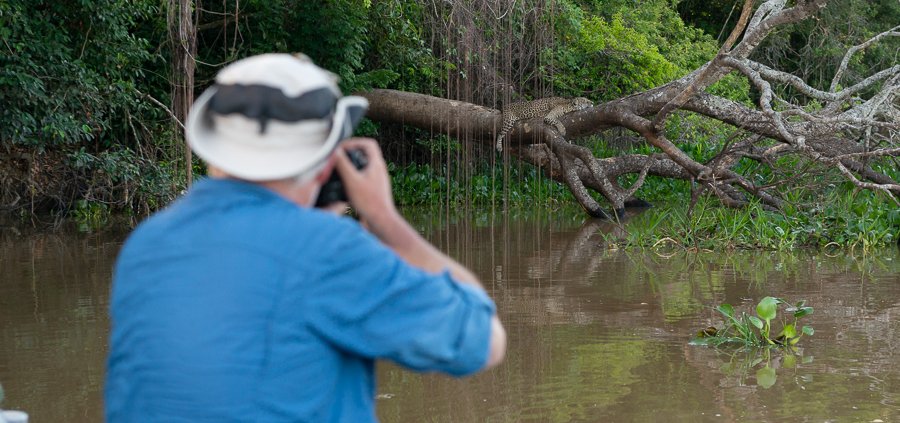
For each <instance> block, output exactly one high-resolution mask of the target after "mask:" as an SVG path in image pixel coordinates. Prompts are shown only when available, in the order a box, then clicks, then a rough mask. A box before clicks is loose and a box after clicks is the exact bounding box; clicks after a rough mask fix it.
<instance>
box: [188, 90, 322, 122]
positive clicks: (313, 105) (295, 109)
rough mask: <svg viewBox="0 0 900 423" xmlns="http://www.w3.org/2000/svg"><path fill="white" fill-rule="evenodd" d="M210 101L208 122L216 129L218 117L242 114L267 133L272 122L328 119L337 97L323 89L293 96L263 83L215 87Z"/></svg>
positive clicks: (207, 113) (206, 113) (206, 116)
mask: <svg viewBox="0 0 900 423" xmlns="http://www.w3.org/2000/svg"><path fill="white" fill-rule="evenodd" d="M215 88H216V90H215V94H214V95H213V96H212V97H211V98H210V99H209V104H208V105H207V108H206V111H205V113H204V114H205V116H204V118H205V120H206V123H207V124H208V125H209V126H210V127H214V126H215V123H216V120H217V119H214V116H215V115H220V116H228V115H232V114H238V115H241V117H246V118H249V119H252V120H257V121H259V133H260V134H265V133H266V128H267V124H268V122H269V121H270V120H274V121H281V122H298V121H303V120H307V119H326V118H328V117H330V116H331V115H332V113H333V112H334V109H335V105H336V103H337V100H338V99H337V96H336V95H335V93H334V91H332V90H331V89H330V88H327V87H323V88H318V89H315V90H312V91H308V92H305V93H303V94H301V95H299V96H296V97H290V96H287V95H285V94H284V92H283V91H282V90H280V89H278V88H275V87H271V86H268V85H261V84H250V85H244V84H216V85H215Z"/></svg>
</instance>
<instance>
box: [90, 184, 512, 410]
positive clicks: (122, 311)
mask: <svg viewBox="0 0 900 423" xmlns="http://www.w3.org/2000/svg"><path fill="white" fill-rule="evenodd" d="M493 313H494V304H493V303H492V302H491V300H490V299H489V298H488V297H487V295H486V294H485V293H484V292H483V291H481V290H480V289H477V288H473V287H471V286H467V285H461V284H459V283H456V282H454V281H453V280H452V279H451V277H450V276H449V274H447V273H443V274H431V273H427V272H423V271H421V270H418V269H416V268H413V267H411V266H409V265H408V264H406V263H405V262H404V261H402V260H401V259H400V258H398V257H397V256H396V255H395V254H394V253H393V252H392V251H391V250H389V249H388V248H386V247H385V246H384V245H383V244H381V243H380V242H379V241H378V240H377V239H375V238H374V237H373V236H371V235H370V234H369V233H368V232H366V231H365V230H364V229H362V228H361V227H360V226H359V225H358V224H357V223H356V222H354V221H353V220H352V219H349V218H342V217H338V216H334V215H332V214H329V213H324V212H321V211H318V210H315V209H305V208H302V207H298V206H296V205H294V204H292V203H290V202H288V201H287V200H285V199H283V198H281V197H280V196H278V195H277V194H275V193H274V192H272V191H269V190H267V189H265V188H263V187H260V186H257V185H253V184H248V183H243V182H239V181H231V180H222V179H207V180H203V181H200V182H198V183H197V184H195V185H194V187H193V188H192V189H191V190H190V192H189V193H188V194H187V195H186V196H185V197H184V198H182V199H180V200H179V201H177V202H176V203H174V204H173V205H172V206H171V207H169V208H168V209H166V210H165V211H163V212H160V213H158V214H156V215H154V216H153V217H151V218H150V219H148V220H147V221H146V222H144V223H143V224H141V225H140V227H138V228H137V229H136V230H135V231H134V233H133V234H132V235H131V236H130V237H129V239H128V240H127V242H126V243H125V245H124V247H123V248H122V251H121V253H120V256H119V259H118V262H117V264H116V268H115V273H114V280H113V288H112V299H111V304H110V314H111V320H112V334H111V336H110V353H109V362H108V371H107V380H106V393H105V401H106V418H107V421H109V422H117V423H118V422H217V423H220V422H232V421H234V422H238V421H240V422H251V421H252V422H297V421H310V422H328V421H347V422H367V421H375V420H376V417H375V411H374V397H375V378H374V373H373V367H374V360H375V359H376V358H384V359H388V360H392V361H394V362H396V363H398V364H400V365H403V366H406V367H408V368H411V369H414V370H419V371H441V372H445V373H448V374H451V375H465V374H469V373H473V372H475V371H477V370H479V369H481V368H482V367H483V366H484V364H485V362H486V360H487V355H488V349H489V344H490V341H489V340H490V319H491V316H492V315H493Z"/></svg>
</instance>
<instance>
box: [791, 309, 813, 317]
mask: <svg viewBox="0 0 900 423" xmlns="http://www.w3.org/2000/svg"><path fill="white" fill-rule="evenodd" d="M812 312H813V308H812V307H801V308H799V309H797V311H795V312H794V317H796V318H798V319H799V318H801V317H803V316H808V315H810V314H812Z"/></svg>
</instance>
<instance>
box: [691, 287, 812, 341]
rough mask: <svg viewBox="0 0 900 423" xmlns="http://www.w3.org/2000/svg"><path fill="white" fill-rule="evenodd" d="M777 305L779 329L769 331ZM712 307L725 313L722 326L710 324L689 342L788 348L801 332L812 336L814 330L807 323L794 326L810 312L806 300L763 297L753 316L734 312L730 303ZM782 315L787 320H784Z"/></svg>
mask: <svg viewBox="0 0 900 423" xmlns="http://www.w3.org/2000/svg"><path fill="white" fill-rule="evenodd" d="M779 306H784V314H782V318H781V319H780V320H781V330H780V331H778V332H777V334H776V332H775V331H774V330H773V327H772V321H773V320H775V319H776V318H777V317H778V308H779ZM716 310H717V311H718V312H719V313H721V314H722V315H723V316H725V326H724V327H723V328H722V329H719V328H716V327H714V326H710V327H708V328H706V329H703V330H701V331H699V332H698V333H697V337H696V338H695V339H694V340H693V341H691V343H692V344H694V345H712V346H719V345H723V344H740V345H743V346H745V347H792V346H794V345H796V344H797V342H799V341H800V338H801V337H803V335H809V336H812V334H813V333H814V332H815V330H814V329H813V328H812V327H811V326H802V327H799V326H798V322H799V320H800V319H802V318H803V317H805V316H808V315H810V314H812V312H813V308H812V307H809V306H807V305H806V301H799V302H797V303H795V304H791V303H789V302H787V301H785V300H783V299H781V298H775V297H765V298H763V299H762V300H760V301H759V304H757V305H756V316H753V315H750V314H747V313H746V312H741V314H740V316H738V315H737V314H736V313H735V310H734V307H732V306H731V304H722V305H720V306H718V307H716ZM785 317H787V319H788V320H789V321H788V320H785Z"/></svg>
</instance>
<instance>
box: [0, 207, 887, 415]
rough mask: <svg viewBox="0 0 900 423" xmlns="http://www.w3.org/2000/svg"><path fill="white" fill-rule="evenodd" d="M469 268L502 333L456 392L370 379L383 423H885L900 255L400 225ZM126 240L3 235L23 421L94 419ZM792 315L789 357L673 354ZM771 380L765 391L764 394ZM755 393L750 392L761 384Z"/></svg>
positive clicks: (504, 219)
mask: <svg viewBox="0 0 900 423" xmlns="http://www.w3.org/2000/svg"><path fill="white" fill-rule="evenodd" d="M409 215H410V216H412V218H413V219H414V224H415V226H416V227H417V229H419V230H420V231H421V232H422V233H424V234H425V236H426V237H427V238H428V239H430V240H432V241H433V242H434V243H436V244H437V245H438V246H440V247H441V248H442V249H444V250H445V251H448V252H449V253H450V254H451V255H453V256H454V257H456V258H458V259H459V260H460V261H462V262H464V263H465V264H466V265H468V266H470V267H471V268H473V269H474V270H475V271H476V273H477V274H478V275H479V276H480V277H481V278H482V280H483V281H484V283H485V285H486V286H487V288H488V289H489V290H490V291H491V293H492V295H493V296H494V298H495V299H496V300H497V304H498V309H499V311H500V313H501V315H502V318H503V319H504V321H505V322H506V326H507V329H508V332H509V342H510V346H509V354H508V357H507V361H506V362H505V363H504V364H503V365H501V366H500V367H499V368H497V369H495V370H493V371H490V372H487V373H485V374H481V375H478V376H476V377H473V378H467V379H451V378H447V377H443V376H436V375H418V374H413V373H410V372H407V371H404V370H402V369H399V368H397V367H395V366H392V365H390V364H386V363H384V364H380V365H379V389H378V390H379V392H378V393H379V397H378V401H377V403H378V407H379V408H378V415H379V417H380V418H381V419H382V421H384V422H388V423H390V422H418V421H429V422H482V421H487V422H569V421H583V422H595V421H667V422H679V421H684V422H697V421H715V422H722V421H862V422H871V421H874V420H876V419H881V420H883V421H898V420H900V359H898V357H897V353H895V351H898V348H900V345H898V343H900V340H898V339H900V338H898V336H900V333H898V331H900V323H898V322H900V321H898V317H900V316H898V313H900V254H898V252H897V251H896V250H891V251H884V252H880V253H879V254H878V255H874V256H867V257H862V258H860V257H851V256H849V255H844V254H842V255H840V256H837V257H829V256H827V255H825V254H810V253H805V252H796V253H794V254H782V253H769V252H764V253H759V252H754V253H748V252H728V251H718V252H705V253H704V252H701V253H699V254H694V253H687V252H682V251H675V250H671V251H659V252H654V251H644V252H639V251H638V252H634V251H628V252H626V251H621V250H613V249H610V248H608V247H607V246H606V245H605V244H604V242H603V240H604V236H603V234H607V233H614V234H615V233H616V231H621V227H619V226H618V225H615V224H613V223H609V222H596V221H588V222H583V219H582V217H581V215H579V214H559V215H554V214H535V213H531V214H523V215H513V214H489V213H482V214H468V215H466V214H463V215H453V216H448V215H446V214H442V213H441V212H419V211H416V212H415V213H412V212H411V213H409ZM124 236H125V232H123V231H118V232H108V233H103V234H92V235H84V234H78V233H77V232H74V231H57V232H39V231H38V232H27V231H24V230H21V229H19V230H13V229H11V228H8V227H7V228H0V383H3V385H4V388H5V390H6V395H7V399H6V401H5V403H4V405H6V406H8V407H10V408H16V409H23V410H27V411H29V413H30V414H31V416H32V421H33V422H37V423H41V422H61V421H72V422H81V421H84V422H94V421H100V420H101V416H102V394H101V392H102V380H103V366H104V360H105V354H106V348H107V347H106V334H107V331H108V322H107V320H106V307H107V296H108V287H109V278H110V269H111V267H112V263H113V260H114V257H115V254H116V253H117V252H118V248H119V246H120V243H121V240H122V239H124ZM767 295H773V296H780V297H784V298H787V299H806V300H807V301H808V303H809V305H812V306H813V307H815V310H816V311H815V313H814V314H813V315H811V316H809V317H807V318H804V320H805V321H806V323H808V324H810V325H812V326H814V327H815V328H816V333H815V335H814V336H813V337H805V338H804V339H803V340H802V342H801V345H800V347H801V351H800V355H798V356H797V357H791V356H785V355H782V354H780V353H777V352H776V353H772V354H771V356H769V357H763V359H762V360H761V361H759V363H754V362H755V361H756V360H758V359H759V358H760V357H759V356H754V355H752V354H751V353H743V352H741V353H735V352H734V351H725V350H715V349H711V348H705V347H696V346H689V345H687V341H688V340H689V339H690V337H691V336H692V335H693V334H694V333H695V332H696V331H697V330H698V329H699V328H703V327H706V326H708V325H710V324H714V323H715V324H719V325H721V318H720V316H719V315H718V314H717V313H716V312H715V311H713V307H714V306H715V305H718V304H721V303H730V304H732V305H734V306H735V307H736V308H737V309H738V310H744V311H750V310H752V307H754V306H755V304H756V303H757V302H758V301H759V299H760V298H762V297H764V296H767ZM766 363H768V365H769V368H770V369H771V370H774V371H775V376H776V377H775V379H774V381H773V384H772V385H771V387H769V388H768V389H765V388H763V387H761V386H760V385H761V383H760V382H761V381H762V382H765V378H766V377H769V376H770V375H768V374H767V372H768V370H765V371H763V372H762V373H760V369H765V368H766V367H765V365H766ZM762 384H765V383H762Z"/></svg>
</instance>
